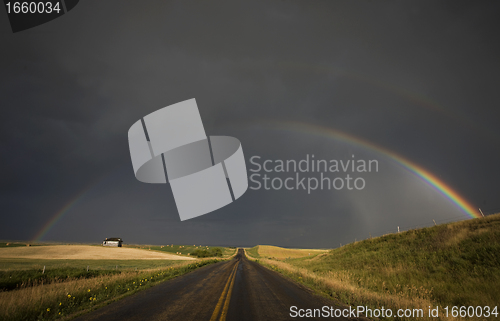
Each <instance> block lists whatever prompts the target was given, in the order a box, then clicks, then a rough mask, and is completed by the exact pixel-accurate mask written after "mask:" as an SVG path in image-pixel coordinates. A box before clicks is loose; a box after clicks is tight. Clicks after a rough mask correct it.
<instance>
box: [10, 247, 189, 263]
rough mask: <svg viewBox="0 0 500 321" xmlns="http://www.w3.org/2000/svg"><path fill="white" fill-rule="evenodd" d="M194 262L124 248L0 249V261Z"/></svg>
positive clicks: (178, 256)
mask: <svg viewBox="0 0 500 321" xmlns="http://www.w3.org/2000/svg"><path fill="white" fill-rule="evenodd" d="M7 258H19V259H63V260H64V259H66V260H68V259H80V260H103V259H106V260H194V258H191V257H186V256H180V255H174V254H166V253H160V252H156V251H148V250H140V249H133V248H124V247H105V246H91V245H47V246H30V247H12V248H5V247H4V248H0V259H7Z"/></svg>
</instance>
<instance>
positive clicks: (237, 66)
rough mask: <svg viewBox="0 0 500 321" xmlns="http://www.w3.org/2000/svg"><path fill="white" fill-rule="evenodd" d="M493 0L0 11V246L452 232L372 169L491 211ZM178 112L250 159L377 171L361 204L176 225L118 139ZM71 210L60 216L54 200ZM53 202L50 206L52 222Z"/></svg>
mask: <svg viewBox="0 0 500 321" xmlns="http://www.w3.org/2000/svg"><path fill="white" fill-rule="evenodd" d="M499 9H500V4H499V3H498V2H493V1H491V2H483V1H480V2H464V3H459V2H457V1H441V2H436V1H414V2H409V1H404V2H402V1H302V2H299V1H249V2H239V1H226V2H217V1H211V2H201V1H200V2H189V3H186V2H185V1H178V2H172V1H162V2H161V3H160V2H159V1H156V2H153V1H150V2H147V1H90V0H85V1H80V3H79V4H78V5H77V7H75V8H74V9H73V10H72V11H71V12H69V13H68V14H66V15H64V16H62V17H61V18H58V19H56V20H53V21H51V22H49V23H46V24H44V25H42V26H39V27H36V28H33V29H30V30H26V31H23V32H19V33H16V34H13V33H12V32H11V30H10V26H9V24H8V20H7V16H6V14H5V9H4V8H3V7H2V8H1V9H0V11H1V12H0V37H1V44H2V45H1V47H2V50H1V51H0V55H1V56H0V57H1V62H0V70H1V73H0V108H1V112H2V117H1V118H0V122H1V124H0V153H1V158H0V161H1V166H0V168H1V170H2V179H1V181H0V188H1V195H0V202H1V214H0V215H1V217H2V224H0V239H14V240H32V239H33V238H34V237H35V236H37V234H39V233H40V231H42V229H43V227H44V226H46V224H47V222H50V220H51V219H52V218H53V217H54V216H55V215H57V214H58V213H64V214H63V215H62V216H61V218H60V219H59V220H58V221H57V222H56V223H55V224H53V226H51V228H50V229H48V230H47V232H46V233H45V234H43V237H42V240H46V241H49V240H52V241H68V242H99V241H101V240H102V239H103V238H104V237H110V236H119V237H122V238H123V239H124V240H125V241H126V242H129V243H149V244H164V243H178V244H183V243H184V244H186V243H187V244H190V243H193V244H194V243H199V244H214V245H255V244H274V245H280V246H293V247H335V246H338V244H339V242H342V243H347V242H351V241H353V240H354V239H355V238H357V239H361V238H366V237H368V235H369V233H371V234H372V235H380V234H382V233H384V232H387V231H391V230H392V231H394V230H395V228H397V226H401V227H413V226H417V225H420V226H423V225H429V224H432V219H435V220H459V219H464V218H467V216H466V215H465V214H464V213H463V212H462V211H461V210H460V209H459V208H458V207H457V206H456V205H454V204H453V203H452V202H450V201H449V200H448V199H446V198H445V197H444V196H443V195H442V194H441V193H439V192H438V191H437V190H436V189H435V188H433V187H432V186H430V185H429V184H427V183H426V182H424V181H423V180H422V179H421V178H419V177H417V176H416V175H415V174H413V173H411V172H410V171H408V170H407V169H405V168H404V167H402V166H400V165H399V164H398V163H397V162H395V161H394V160H391V158H390V157H387V155H384V154H383V153H379V152H376V151H374V150H370V149H366V148H364V147H361V146H359V145H355V144H352V143H349V142H346V141H342V140H339V139H336V138H334V137H325V136H321V135H316V134H314V133H313V132H304V131H298V130H294V129H293V128H292V127H293V126H288V127H287V128H283V127H284V126H279V125H278V124H283V123H290V122H300V123H304V124H309V125H311V126H324V127H329V128H332V129H336V130H340V131H342V132H344V133H347V134H349V135H353V136H356V137H358V138H359V139H362V140H364V141H366V142H369V143H371V144H376V145H378V146H381V147H384V148H386V149H388V150H391V151H392V152H395V153H397V154H399V155H401V156H403V157H405V158H406V159H409V160H411V161H412V162H414V163H415V164H418V165H420V166H422V167H423V168H425V169H427V170H428V171H430V172H432V173H433V174H435V175H436V176H437V177H439V179H441V180H442V181H444V182H445V183H446V184H447V185H449V186H450V187H452V188H453V189H454V190H455V191H457V192H458V193H459V194H460V195H462V196H463V197H465V198H466V199H467V200H468V201H469V202H470V203H472V204H473V206H475V207H481V208H483V209H485V210H494V209H500V200H499V198H498V195H500V193H499V192H500V187H499V183H498V179H499V176H500V175H499V170H498V165H499V164H500V127H499V119H500V111H499V108H498V107H499V103H500V90H499V89H498V88H500V76H499V75H500V59H499V57H500V42H499V41H498V30H500V26H499V23H498V16H499V13H500V10H499ZM190 98H196V100H197V103H198V107H199V109H200V114H201V116H202V119H203V122H204V126H205V130H206V132H207V134H208V135H228V136H234V137H237V138H238V139H239V140H240V141H241V142H242V146H243V151H244V154H245V157H246V160H247V168H248V169H250V168H251V164H250V163H249V158H250V157H252V156H254V155H259V156H261V157H262V160H264V159H295V160H300V159H303V158H305V155H306V154H314V155H315V157H316V158H321V159H327V160H329V159H349V158H351V157H352V156H351V155H353V154H354V155H355V156H356V158H363V159H377V160H378V161H379V164H380V169H379V172H378V173H370V174H366V175H365V176H364V177H365V179H366V183H367V187H366V188H365V189H364V190H363V191H333V190H330V191H328V190H324V191H316V192H314V193H311V194H310V195H308V194H307V192H304V191H287V190H280V191H273V190H270V191H265V190H258V191H256V190H248V191H247V192H246V193H245V194H244V195H243V196H242V197H241V198H240V199H239V200H238V201H236V202H234V203H232V204H230V205H228V206H226V207H224V208H222V209H220V210H217V211H215V212H212V213H210V214H207V215H204V216H201V217H199V218H195V219H192V220H189V221H185V222H180V220H179V216H178V214H177V210H176V207H175V202H174V199H173V196H172V192H171V190H170V187H169V185H154V184H143V183H140V182H138V181H137V180H136V179H135V177H134V174H133V171H132V165H131V162H130V155H129V151H128V142H127V131H128V129H129V127H130V126H131V125H132V124H133V123H134V122H135V121H136V120H138V119H140V118H141V117H143V116H145V115H147V114H149V113H151V112H153V111H155V110H157V109H159V108H162V107H164V106H167V105H170V104H173V103H176V102H180V101H183V100H186V99H190ZM75 199H76V200H77V201H76V202H72V201H73V200H75ZM68 204H69V206H68Z"/></svg>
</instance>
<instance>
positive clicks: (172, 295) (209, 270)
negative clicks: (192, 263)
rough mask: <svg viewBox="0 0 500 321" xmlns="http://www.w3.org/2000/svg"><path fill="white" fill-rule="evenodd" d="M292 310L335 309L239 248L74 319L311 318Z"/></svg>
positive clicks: (107, 320)
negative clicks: (222, 259) (231, 254)
mask: <svg viewBox="0 0 500 321" xmlns="http://www.w3.org/2000/svg"><path fill="white" fill-rule="evenodd" d="M292 306H296V307H297V308H298V309H315V308H317V309H321V308H322V307H323V306H329V307H331V306H332V307H336V308H340V307H338V306H335V303H334V302H333V301H330V300H328V299H326V298H323V297H320V296H317V295H315V294H314V293H312V291H310V290H309V289H307V288H305V287H303V286H301V285H298V284H296V283H294V282H292V281H290V280H288V279H286V278H284V277H283V276H281V275H280V274H278V273H276V272H274V271H271V270H268V269H266V268H264V267H262V266H261V265H259V264H257V263H255V262H252V261H250V260H248V259H247V258H246V257H245V254H244V251H243V250H242V249H240V250H239V251H238V254H237V255H236V256H235V258H234V259H233V260H230V261H225V262H220V263H216V264H211V265H208V266H205V267H202V268H199V269H197V270H195V271H193V272H190V273H188V274H185V275H183V276H181V277H178V278H176V279H173V280H169V281H165V282H163V283H161V284H158V285H156V286H154V287H152V288H149V289H147V290H144V291H141V292H139V293H137V294H135V295H131V296H129V297H126V298H124V299H122V300H120V301H117V302H114V303H112V304H110V305H108V306H105V307H103V308H100V309H98V310H95V311H93V312H91V313H88V314H85V315H83V316H81V317H79V318H77V319H75V320H78V321H84V320H102V321H113V320H120V321H124V320H125V321H135V320H137V321H138V320H173V321H177V320H178V321H188V320H206V321H209V320H210V321H214V320H221V321H223V320H228V321H231V320H237V321H246V320H249V321H250V320H271V321H278V320H302V319H309V320H311V319H312V318H299V317H295V318H293V317H292V316H291V315H290V307H292ZM342 308H345V307H342ZM304 312H306V311H304ZM326 319H330V320H331V319H334V320H352V319H348V318H326ZM318 320H325V318H318Z"/></svg>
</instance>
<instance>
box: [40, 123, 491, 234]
mask: <svg viewBox="0 0 500 321" xmlns="http://www.w3.org/2000/svg"><path fill="white" fill-rule="evenodd" d="M258 125H264V126H268V127H269V128H270V129H274V130H284V131H292V132H301V133H305V134H310V135H317V136H321V137H326V138H331V139H336V140H340V141H343V142H345V143H348V144H353V145H356V146H360V147H363V148H366V149H368V150H372V151H375V152H378V153H381V154H383V155H385V156H387V157H389V158H390V159H392V160H394V161H395V162H396V163H398V164H400V165H402V166H403V167H404V168H406V169H407V170H409V171H410V172H412V173H413V174H415V175H416V176H417V177H420V178H421V179H422V180H424V181H425V182H427V183H428V184H429V185H431V186H432V187H433V188H434V189H436V190H437V191H438V192H440V193H441V194H442V195H444V196H445V197H446V198H448V199H449V200H450V201H451V202H452V203H453V204H455V205H456V206H457V207H458V208H459V209H460V210H461V211H462V212H463V213H465V214H466V215H467V216H469V217H470V218H479V217H482V216H481V214H480V213H479V211H478V210H477V209H476V208H475V207H474V206H473V205H472V204H471V203H470V202H469V201H468V200H467V199H466V198H465V197H463V196H461V195H460V194H459V193H458V192H457V191H455V190H454V189H453V188H452V187H451V186H449V185H447V184H446V183H445V182H443V181H442V180H440V179H439V178H438V177H437V176H436V175H434V174H432V173H431V172H429V171H428V170H426V169H425V168H423V167H421V166H420V165H417V164H415V163H414V162H412V161H410V160H408V159H406V158H404V157H402V156H400V155H398V154H397V153H395V152H393V151H391V150H388V149H387V148H384V147H382V146H379V145H376V144H374V143H372V142H370V141H367V140H364V139H361V138H358V137H356V136H353V135H351V134H348V133H345V132H342V131H340V130H337V129H333V128H330V127H326V126H321V125H316V124H310V123H304V122H297V121H267V120H265V121H260V122H258ZM97 183H98V182H97ZM97 183H96V182H93V183H91V184H89V185H88V186H86V187H85V188H84V189H83V190H82V191H81V192H79V193H78V194H77V195H75V196H74V197H73V198H72V199H70V200H69V201H68V202H67V203H66V204H65V205H64V206H63V207H62V208H61V209H60V210H59V211H57V212H56V213H55V214H54V215H53V216H52V217H51V218H50V219H49V220H48V221H47V223H45V224H44V225H43V227H42V228H41V229H40V231H38V232H37V233H36V235H35V236H34V238H33V241H34V242H38V241H41V240H42V238H43V237H44V236H45V235H46V234H47V233H48V232H49V231H50V229H51V228H52V227H53V226H54V225H56V224H57V222H58V221H59V220H61V219H62V218H63V217H64V215H65V214H66V213H68V212H69V211H70V210H71V209H72V208H73V207H74V206H75V205H76V204H77V203H78V202H79V201H81V200H82V199H83V198H84V197H85V195H86V194H87V193H88V192H89V191H91V190H92V188H93V187H94V186H95V185H97Z"/></svg>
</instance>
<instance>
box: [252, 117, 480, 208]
mask: <svg viewBox="0 0 500 321" xmlns="http://www.w3.org/2000/svg"><path fill="white" fill-rule="evenodd" d="M259 124H260V125H262V124H268V125H269V126H270V128H272V129H282V130H287V131H293V132H303V133H306V134H312V135H319V136H323V137H327V138H334V139H338V140H341V141H344V142H347V143H350V144H355V145H358V146H362V147H364V148H367V149H370V150H373V151H376V152H379V153H382V154H384V155H386V156H388V157H389V158H391V159H392V160H394V161H396V162H397V163H399V164H401V165H402V166H403V167H405V168H406V169H408V170H409V171H410V172H412V173H414V174H415V175H417V176H418V177H420V178H422V179H423V180H424V181H426V182H427V183H428V184H429V185H431V186H432V187H434V188H435V189H436V190H437V191H439V192H440V193H441V194H442V195H444V196H445V197H446V198H448V199H449V200H450V201H452V202H453V203H454V204H455V205H456V206H457V207H458V208H460V209H461V210H462V211H463V212H464V213H465V214H467V215H468V216H469V217H471V218H479V217H481V214H480V213H479V212H478V210H477V209H476V208H475V207H474V206H473V205H472V204H471V203H470V202H469V201H467V199H465V198H464V197H463V196H461V195H460V194H459V193H458V192H456V191H455V190H454V189H453V188H451V187H450V186H449V185H447V184H446V183H445V182H443V181H442V180H440V179H439V178H438V177H436V175H434V174H432V173H431V172H429V171H428V170H426V169H425V168H423V167H421V166H419V165H417V164H415V163H414V162H412V161H410V160H408V159H406V158H404V157H402V156H400V155H398V154H396V153H395V152H393V151H390V150H388V149H387V148H384V147H382V146H379V145H376V144H374V143H372V142H369V141H366V140H363V139H360V138H358V137H356V136H353V135H351V134H347V133H344V132H342V131H340V130H337V129H333V128H330V127H326V126H321V125H315V124H308V123H302V122H296V121H262V122H259Z"/></svg>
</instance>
